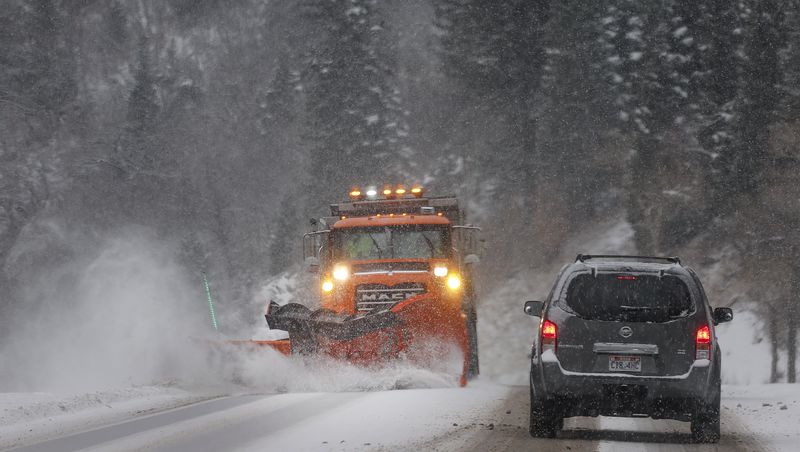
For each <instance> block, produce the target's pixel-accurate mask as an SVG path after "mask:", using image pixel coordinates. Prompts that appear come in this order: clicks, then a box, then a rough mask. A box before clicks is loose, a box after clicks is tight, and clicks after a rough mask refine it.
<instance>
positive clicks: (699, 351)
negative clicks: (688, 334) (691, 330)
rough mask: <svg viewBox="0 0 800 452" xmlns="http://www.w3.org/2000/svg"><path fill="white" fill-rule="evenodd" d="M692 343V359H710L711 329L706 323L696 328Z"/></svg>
mask: <svg viewBox="0 0 800 452" xmlns="http://www.w3.org/2000/svg"><path fill="white" fill-rule="evenodd" d="M694 345H695V354H694V359H711V329H710V328H709V327H708V325H703V326H701V327H700V328H699V329H698V330H697V333H696V334H695V340H694Z"/></svg>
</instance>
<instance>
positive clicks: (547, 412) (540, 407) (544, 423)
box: [528, 391, 564, 438]
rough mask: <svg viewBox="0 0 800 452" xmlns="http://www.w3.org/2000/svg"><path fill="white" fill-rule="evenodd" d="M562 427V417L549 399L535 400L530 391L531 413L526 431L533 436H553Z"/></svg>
mask: <svg viewBox="0 0 800 452" xmlns="http://www.w3.org/2000/svg"><path fill="white" fill-rule="evenodd" d="M563 427H564V418H563V417H562V416H561V415H560V414H559V412H558V411H557V410H556V409H555V404H554V403H553V402H551V401H545V402H537V401H534V399H533V391H531V413H530V426H529V428H528V431H529V432H530V434H531V436H532V437H534V438H555V437H556V433H558V431H559V430H561V429H562V428H563Z"/></svg>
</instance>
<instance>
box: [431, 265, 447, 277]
mask: <svg viewBox="0 0 800 452" xmlns="http://www.w3.org/2000/svg"><path fill="white" fill-rule="evenodd" d="M433 276H438V277H440V278H444V277H445V276H447V267H445V266H438V267H433Z"/></svg>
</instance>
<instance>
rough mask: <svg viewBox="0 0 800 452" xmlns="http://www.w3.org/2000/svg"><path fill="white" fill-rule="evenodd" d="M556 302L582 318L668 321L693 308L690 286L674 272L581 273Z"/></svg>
mask: <svg viewBox="0 0 800 452" xmlns="http://www.w3.org/2000/svg"><path fill="white" fill-rule="evenodd" d="M559 304H560V305H561V307H564V308H565V309H566V310H567V311H568V312H572V313H574V314H575V315H577V316H579V317H582V318H585V319H589V320H608V321H618V322H667V321H669V320H672V319H677V318H681V317H686V316H688V315H689V314H691V313H692V312H693V311H694V303H693V302H692V298H691V296H690V295H689V289H688V288H687V287H686V284H684V283H683V281H681V280H680V279H679V278H676V277H674V276H663V277H658V276H650V275H635V276H634V275H626V274H600V275H597V276H592V275H590V274H581V275H578V276H576V277H575V278H573V279H572V281H571V282H570V283H569V287H568V288H567V291H566V296H565V297H562V298H561V300H559Z"/></svg>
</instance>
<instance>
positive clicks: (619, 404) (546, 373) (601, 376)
mask: <svg viewBox="0 0 800 452" xmlns="http://www.w3.org/2000/svg"><path fill="white" fill-rule="evenodd" d="M715 370H716V369H714V368H713V364H712V362H711V361H709V360H705V359H703V360H695V361H694V363H693V364H692V365H691V366H690V368H689V370H688V371H687V372H686V373H685V374H681V375H670V376H646V375H635V374H605V373H582V372H572V371H568V370H565V369H564V368H563V367H561V363H560V362H559V361H558V358H556V356H555V355H554V354H552V352H549V355H548V352H545V354H544V355H543V356H542V361H541V362H539V361H538V360H536V358H534V361H533V363H532V366H531V374H530V380H531V389H532V393H531V394H532V396H533V402H534V403H536V402H538V403H542V402H543V401H550V402H556V403H555V405H559V406H561V407H562V408H563V410H564V413H563V414H564V416H566V417H569V416H596V415H612V416H613V415H619V416H631V415H636V414H643V415H648V416H652V417H654V418H659V417H667V418H673V419H684V418H685V417H686V415H688V414H689V413H691V412H692V411H694V409H695V408H696V407H697V406H698V405H701V404H705V403H711V402H712V401H713V400H714V398H715V397H717V396H718V395H717V394H716V391H717V390H718V386H717V385H715V380H716V379H715V378H713V376H714V375H715V372H714V371H715Z"/></svg>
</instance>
